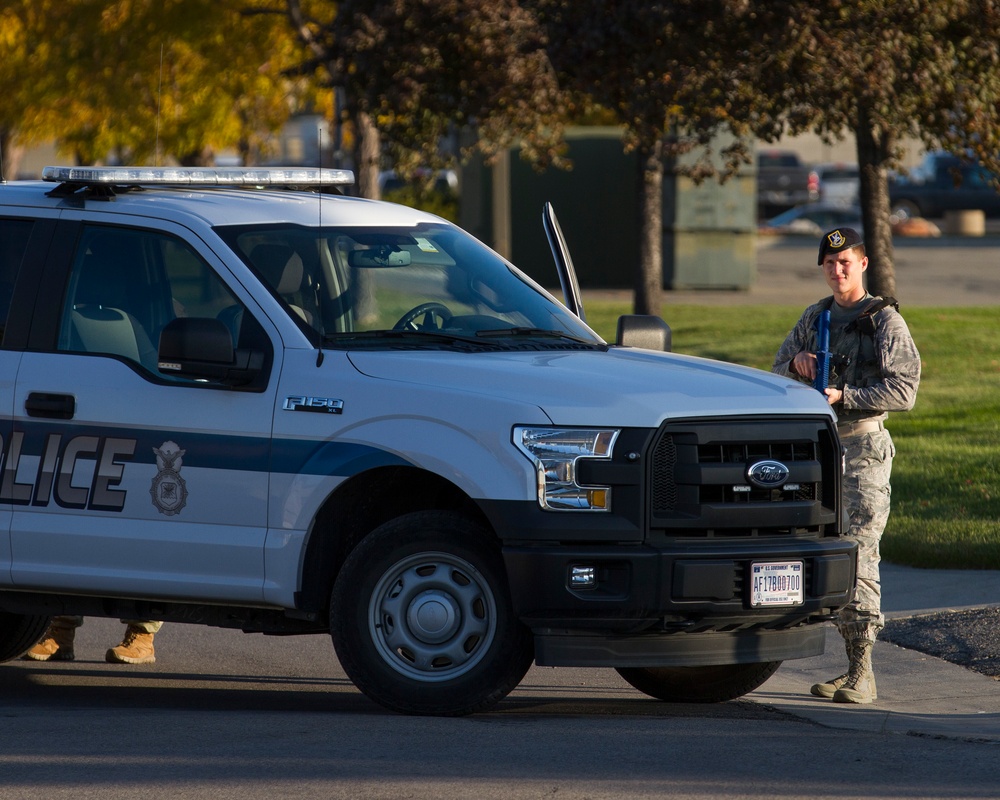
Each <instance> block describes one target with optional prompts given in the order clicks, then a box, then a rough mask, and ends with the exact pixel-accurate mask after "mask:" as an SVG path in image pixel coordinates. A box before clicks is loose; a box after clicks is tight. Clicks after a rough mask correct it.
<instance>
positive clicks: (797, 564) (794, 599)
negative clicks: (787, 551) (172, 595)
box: [750, 561, 803, 608]
mask: <svg viewBox="0 0 1000 800" xmlns="http://www.w3.org/2000/svg"><path fill="white" fill-rule="evenodd" d="M750 576H751V580H750V605H751V606H752V607H754V608H761V607H764V606H799V605H802V599H803V596H802V562H801V561H772V562H766V563H764V562H761V563H754V564H751V565H750Z"/></svg>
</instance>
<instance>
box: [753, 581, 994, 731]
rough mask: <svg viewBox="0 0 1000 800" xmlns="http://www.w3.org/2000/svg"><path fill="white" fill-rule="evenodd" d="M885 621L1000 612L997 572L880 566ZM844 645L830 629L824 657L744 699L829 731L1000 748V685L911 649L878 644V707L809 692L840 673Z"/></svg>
mask: <svg viewBox="0 0 1000 800" xmlns="http://www.w3.org/2000/svg"><path fill="white" fill-rule="evenodd" d="M882 589H883V597H884V610H885V613H886V616H887V617H888V618H890V619H893V618H906V617H913V616H923V615H926V614H932V613H938V612H941V611H958V610H961V609H965V608H978V607H982V606H993V605H1000V571H997V570H993V571H977V570H928V569H913V568H910V567H899V566H895V565H893V564H886V563H884V562H883V564H882ZM846 664H847V658H846V656H845V654H844V644H843V640H842V639H841V638H840V635H839V634H838V633H837V631H836V629H835V628H834V627H833V626H832V625H831V626H830V628H829V631H828V633H827V641H826V652H825V653H824V654H823V655H822V656H818V657H816V658H808V659H801V660H796V661H786V662H785V663H784V664H782V666H781V669H779V670H778V672H777V673H776V674H775V675H774V676H773V677H772V678H771V679H770V680H768V681H767V683H765V684H764V685H763V686H762V687H761V688H760V689H758V690H757V691H755V692H753V693H751V694H750V695H748V698H749V699H752V700H755V701H756V702H758V703H762V704H765V705H768V706H771V707H773V708H776V709H779V710H781V711H784V712H787V713H789V714H793V715H795V716H799V717H802V718H804V719H808V720H811V721H812V722H815V723H817V724H819V725H823V726H825V727H829V728H841V729H845V730H859V731H867V732H871V733H906V734H913V735H921V736H932V737H944V738H948V739H963V740H971V741H985V742H996V743H1000V681H997V680H995V679H993V678H990V677H988V676H986V675H981V674H979V673H978V672H973V671H972V670H969V669H966V668H965V667H960V666H957V665H955V664H951V663H949V662H947V661H943V660H941V659H938V658H934V657H932V656H928V655H926V654H924V653H921V652H918V651H916V650H907V649H905V648H902V647H897V646H896V645H893V644H889V643H888V642H876V643H875V655H874V664H875V676H876V679H877V682H878V700H876V701H875V702H874V703H873V704H872V705H870V706H854V705H846V704H839V703H833V702H831V701H830V700H825V699H823V698H819V697H813V696H812V695H811V694H809V687H810V686H812V684H814V683H820V682H822V681H825V680H827V679H828V678H830V677H831V676H833V675H839V674H840V673H841V672H843V671H844V668H845V666H846Z"/></svg>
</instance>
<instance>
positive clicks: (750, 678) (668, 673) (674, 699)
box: [618, 661, 781, 703]
mask: <svg viewBox="0 0 1000 800" xmlns="http://www.w3.org/2000/svg"><path fill="white" fill-rule="evenodd" d="M780 666H781V662H780V661H764V662H761V663H757V664H720V665H717V666H711V667H649V668H644V667H640V668H636V667H630V668H627V669H626V668H624V667H622V668H621V669H619V670H618V674H619V675H621V676H622V677H623V678H624V679H625V680H627V681H628V682H629V683H630V684H632V686H634V687H635V688H636V689H638V690H639V691H640V692H642V693H644V694H648V695H649V696H650V697H655V698H656V699H657V700H665V701H666V702H668V703H722V702H725V701H726V700H735V699H736V698H737V697H742V696H743V695H745V694H747V693H749V692H752V691H753V690H754V689H756V688H757V687H758V686H760V685H761V684H762V683H764V681H766V680H767V679H768V678H770V677H771V676H772V675H773V674H774V673H775V672H777V671H778V667H780Z"/></svg>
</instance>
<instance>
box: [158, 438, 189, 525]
mask: <svg viewBox="0 0 1000 800" xmlns="http://www.w3.org/2000/svg"><path fill="white" fill-rule="evenodd" d="M153 452H154V453H156V468H157V469H158V470H159V471H158V472H157V473H156V477H155V478H153V485H152V486H150V487H149V494H150V496H152V498H153V505H154V506H156V507H157V508H158V509H159V510H160V513H161V514H166V515H167V516H168V517H172V516H174V514H180V513H181V509H182V508H184V506H186V505H187V496H188V490H187V484H186V483H185V482H184V479H183V478H182V477H181V456H183V455H184V453H186V452H187V451H186V450H181V449H180V447H178V445H177V443H176V442H164V443H163V444H162V445H160V446H159V447H154V448H153Z"/></svg>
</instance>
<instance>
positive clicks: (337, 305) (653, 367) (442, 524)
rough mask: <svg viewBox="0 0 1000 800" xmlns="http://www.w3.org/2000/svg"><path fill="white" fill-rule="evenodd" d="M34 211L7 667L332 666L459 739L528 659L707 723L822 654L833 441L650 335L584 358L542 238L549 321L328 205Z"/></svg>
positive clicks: (2, 654)
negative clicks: (188, 626) (98, 661)
mask: <svg viewBox="0 0 1000 800" xmlns="http://www.w3.org/2000/svg"><path fill="white" fill-rule="evenodd" d="M45 178H46V180H43V181H37V182H16V183H10V184H4V185H0V324H2V343H0V404H2V406H0V440H2V467H0V660H10V659H13V658H16V657H18V656H20V655H21V654H22V653H24V652H25V651H26V650H27V649H28V648H29V647H30V646H31V645H33V644H34V642H35V641H36V640H37V639H38V638H39V637H40V636H41V634H42V633H43V632H44V630H45V628H46V624H47V620H48V618H49V617H50V616H51V615H55V614H81V615H88V616H113V617H125V618H146V619H160V620H167V621H172V622H187V623H200V624H206V625H215V626H222V627H230V628H237V629H242V630H244V631H247V632H261V633H266V634H296V633H301V634H315V633H322V634H330V635H332V639H333V643H334V646H335V648H336V652H337V656H338V657H339V659H340V662H341V664H342V666H343V668H344V669H345V671H346V672H347V674H348V675H349V676H350V678H351V679H352V680H353V681H354V682H355V684H356V685H357V686H358V687H359V688H360V689H361V690H362V691H363V692H364V693H365V694H367V695H368V696H369V697H371V698H372V699H373V700H375V701H377V702H379V703H381V704H383V705H384V706H386V707H388V708H391V709H395V710H398V711H401V712H406V713H421V714H465V713H471V712H475V711H479V710H483V709H486V708H489V707H491V706H492V705H494V704H495V703H497V702H498V701H499V700H501V699H502V698H503V697H504V696H506V695H507V693H508V692H510V691H511V690H512V689H513V688H514V687H516V686H517V684H518V683H519V681H520V680H521V678H522V677H523V676H524V674H525V672H526V671H527V669H528V668H529V666H530V665H531V663H532V661H533V660H534V661H535V662H536V663H538V664H541V665H552V666H558V665H574V666H602V667H613V668H615V669H617V670H618V671H619V672H620V673H621V674H622V675H623V676H624V677H625V679H626V680H628V681H629V682H630V683H631V684H633V685H634V686H635V687H637V688H638V689H640V690H641V691H643V692H645V693H647V694H649V695H651V696H653V697H657V698H661V699H664V700H680V701H720V700H726V699H730V698H734V697H737V696H740V695H741V694H744V693H746V692H749V691H751V690H753V689H754V688H756V687H757V686H759V685H760V684H761V683H762V682H763V681H764V680H766V679H767V678H768V677H769V676H770V675H771V674H772V673H773V672H774V670H775V669H777V667H778V665H779V664H780V662H781V661H782V660H783V659H792V658H802V657H805V656H812V655H816V654H818V653H821V652H822V649H823V640H824V626H822V625H821V624H820V623H822V622H823V621H824V620H828V619H830V618H831V615H832V614H833V613H834V612H835V611H836V610H837V609H838V608H839V607H841V606H843V605H844V604H845V603H847V602H848V601H849V600H850V598H851V596H852V592H853V588H854V582H855V560H856V554H855V549H854V546H853V544H851V543H850V542H849V541H848V540H846V539H844V538H843V537H842V535H841V534H842V525H843V522H842V519H841V513H842V512H841V500H840V473H841V449H840V444H839V441H838V439H837V434H836V428H835V424H834V422H835V420H834V416H833V414H832V412H831V411H830V409H829V408H828V406H827V405H826V404H825V403H824V402H823V400H822V398H821V397H820V395H819V394H818V393H816V392H814V391H812V390H811V389H809V388H808V387H805V388H804V387H802V386H801V385H799V384H795V383H793V382H791V381H787V380H784V379H781V378H777V377H774V376H771V375H769V374H766V373H764V372H760V371H756V370H751V369H746V368H741V367H737V366H733V365H728V364H723V363H718V362H713V361H708V360H702V359H697V358H692V357H685V356H682V355H675V354H671V353H669V352H662V351H664V350H667V349H669V344H668V342H669V329H667V328H666V327H665V326H664V325H663V323H662V321H660V320H658V319H653V320H651V319H649V318H641V317H625V318H623V319H622V321H621V323H620V324H619V333H618V339H619V341H618V342H617V343H616V344H608V343H606V342H604V341H603V340H602V339H601V338H599V337H598V336H597V335H596V334H595V333H594V332H593V331H591V330H590V329H589V328H588V327H587V325H586V324H585V322H584V320H583V311H582V308H581V306H580V302H579V290H578V288H577V287H576V283H575V279H574V277H573V275H572V269H571V264H570V262H569V259H568V256H567V254H566V253H565V251H564V247H563V244H562V240H561V235H560V234H559V231H558V225H556V224H555V221H554V217H553V216H552V215H551V214H547V215H546V217H545V222H546V225H547V231H548V233H549V235H550V241H551V242H552V243H553V249H554V251H555V253H556V256H557V261H558V264H559V267H560V269H561V276H562V278H563V280H564V282H565V283H564V285H565V289H566V299H565V304H562V303H559V302H557V301H556V300H555V299H553V297H551V296H550V295H549V294H547V293H546V292H545V291H543V290H542V289H541V288H540V287H539V286H538V285H536V284H535V282H533V281H532V280H531V279H529V278H528V277H527V276H526V275H525V274H524V273H522V272H520V271H519V270H518V269H516V268H515V267H514V266H512V265H511V264H509V263H508V262H507V261H505V260H504V259H502V258H500V257H499V256H498V255H497V254H496V253H494V252H492V251H491V250H490V249H488V248H487V247H485V246H484V245H482V244H481V243H480V242H478V241H476V240H475V239H474V238H472V237H471V236H469V235H467V234H466V233H464V232H463V231H462V230H460V229H458V228H457V227H455V226H453V225H451V224H449V223H447V222H445V221H443V220H441V219H438V218H436V217H433V216H430V215H428V214H425V213H422V212H420V211H416V210H413V209H410V208H406V207H402V206H398V205H392V204H388V203H377V202H372V201H368V200H363V199H359V198H353V197H347V196H342V195H341V194H339V193H335V192H333V191H331V189H333V188H335V187H337V186H341V185H343V184H345V183H349V182H350V181H351V180H352V179H353V178H352V176H351V175H350V173H345V172H341V171H337V170H285V171H281V170H251V169H246V170H244V169H229V170H180V169H153V168H148V169H147V168H124V169H123V168H62V167H52V168H47V169H46V170H45ZM288 186H291V187H293V188H297V189H299V191H289V190H288V188H287V187H288ZM306 189H309V190H311V191H305V190H306ZM317 189H318V190H319V191H316V190H317ZM636 345H641V346H636ZM656 350H660V351H661V352H657V351H656Z"/></svg>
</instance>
